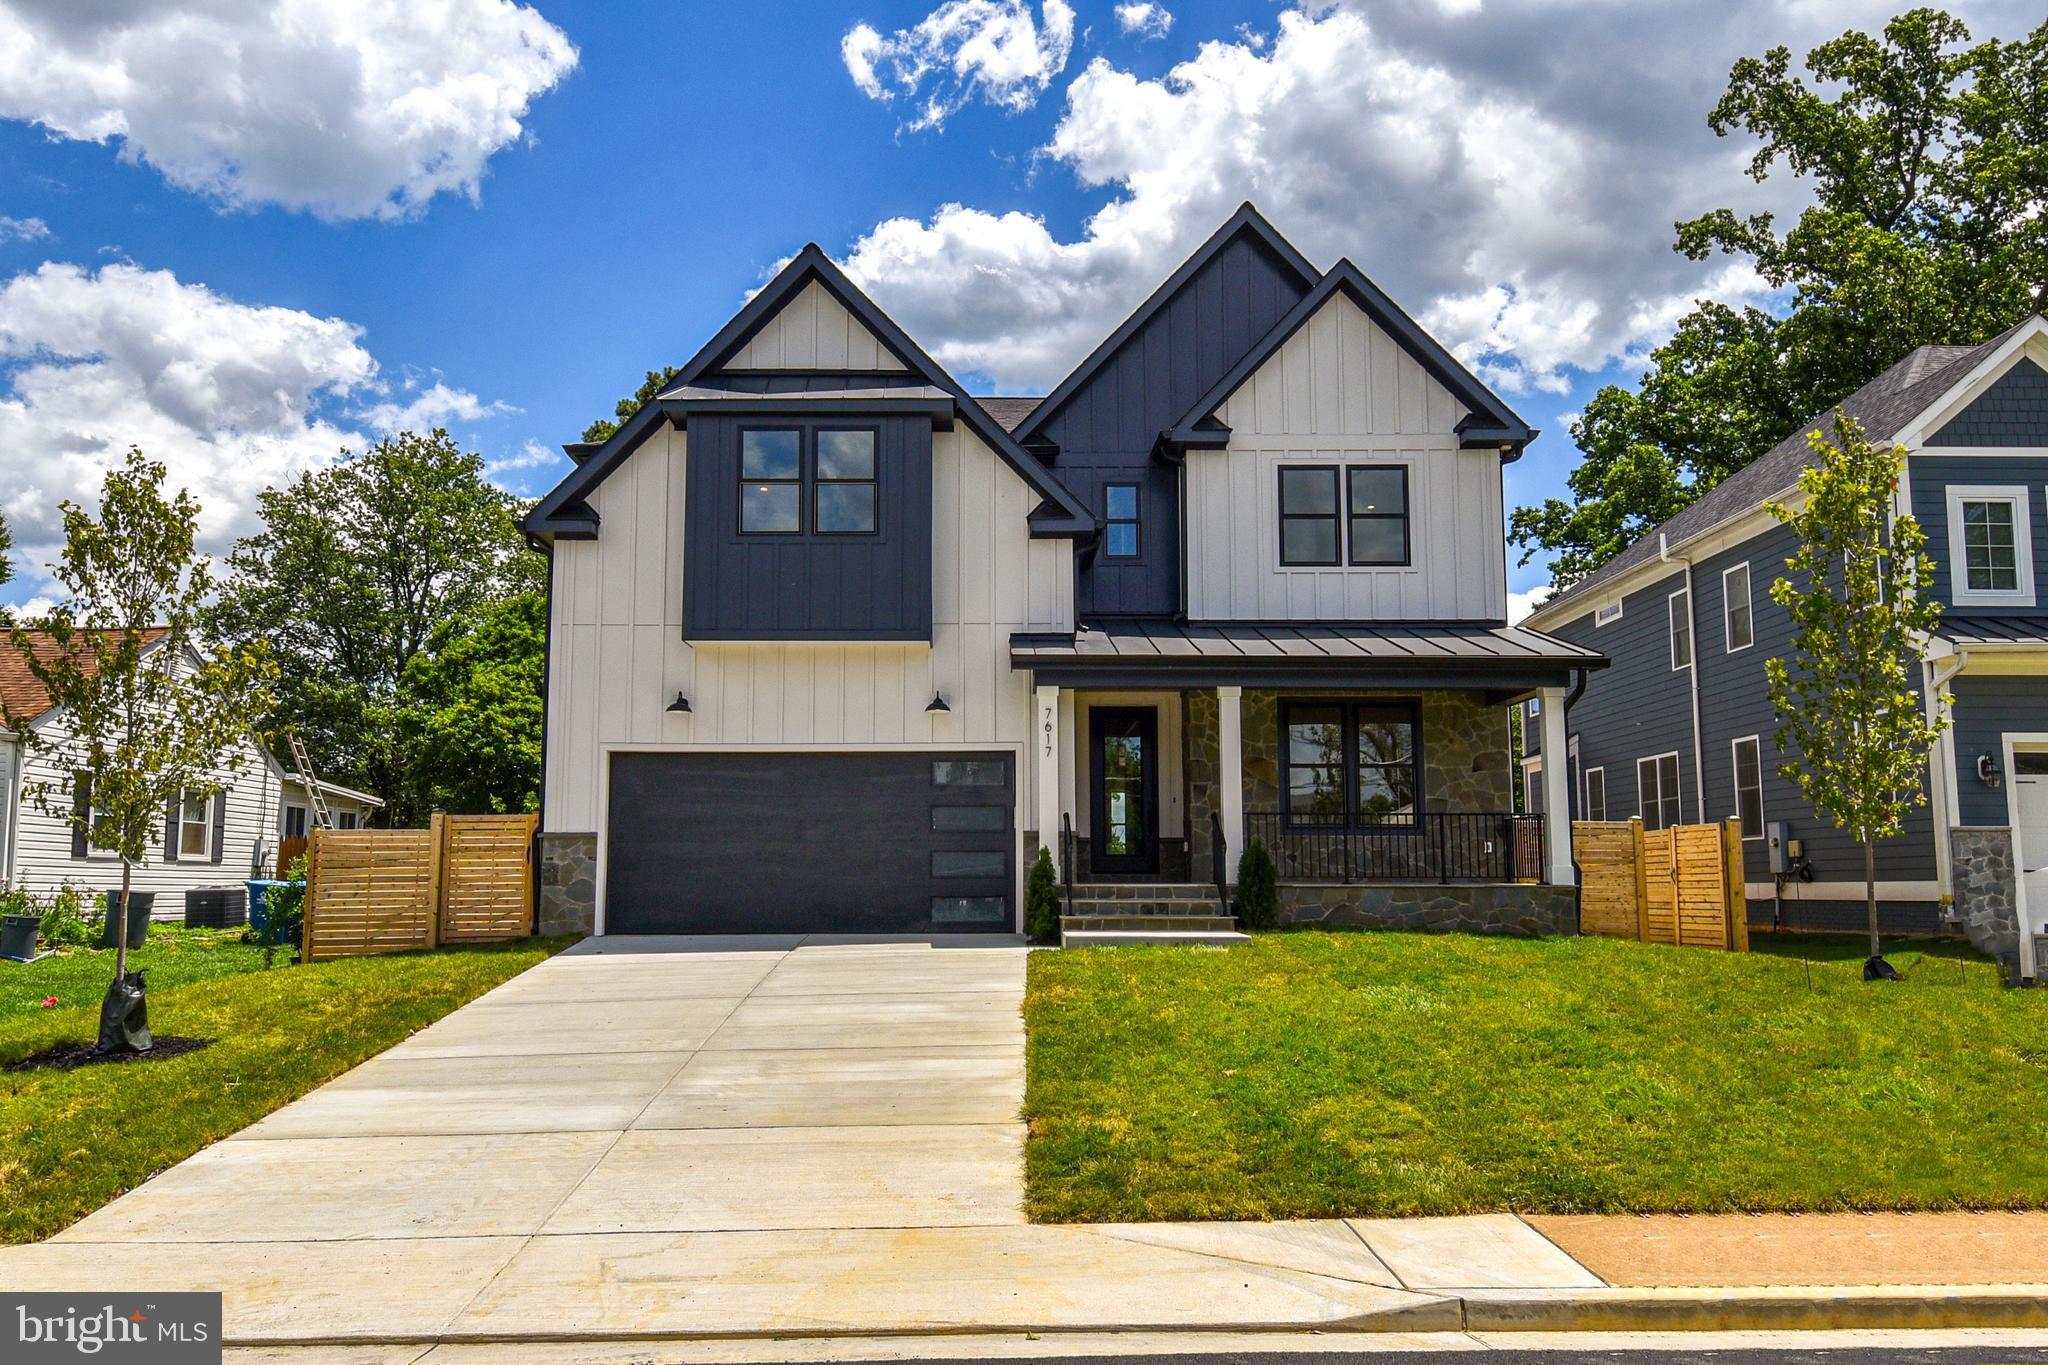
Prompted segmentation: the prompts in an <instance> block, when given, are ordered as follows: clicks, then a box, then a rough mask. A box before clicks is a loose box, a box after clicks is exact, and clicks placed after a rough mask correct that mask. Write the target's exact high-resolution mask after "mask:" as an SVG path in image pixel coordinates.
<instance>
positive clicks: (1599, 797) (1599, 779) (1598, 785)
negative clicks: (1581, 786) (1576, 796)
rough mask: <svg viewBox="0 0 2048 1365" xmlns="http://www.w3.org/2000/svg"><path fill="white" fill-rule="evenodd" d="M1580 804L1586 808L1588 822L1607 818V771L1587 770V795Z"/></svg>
mask: <svg viewBox="0 0 2048 1365" xmlns="http://www.w3.org/2000/svg"><path fill="white" fill-rule="evenodd" d="M1579 804H1580V805H1582V806H1583V807H1584V808H1585V811H1586V818H1587V819H1588V820H1605V819H1606V818H1607V769H1605V768H1588V769H1586V795H1585V798H1584V799H1583V800H1582V801H1581V802H1580V803H1579Z"/></svg>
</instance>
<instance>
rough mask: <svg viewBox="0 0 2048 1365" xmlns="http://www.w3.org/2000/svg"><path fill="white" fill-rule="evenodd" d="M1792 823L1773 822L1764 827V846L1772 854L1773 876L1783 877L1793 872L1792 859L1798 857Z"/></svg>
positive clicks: (1785, 821)
mask: <svg viewBox="0 0 2048 1365" xmlns="http://www.w3.org/2000/svg"><path fill="white" fill-rule="evenodd" d="M1795 843H1797V840H1795V839H1793V837H1792V822H1791V821H1789V820H1772V821H1770V822H1768V823H1766V824H1765V825H1764V845H1765V847H1767V848H1768V849H1769V850H1770V852H1771V875H1772V876H1774V877H1783V876H1785V875H1787V874H1789V873H1790V872H1791V871H1792V859H1793V858H1794V857H1796V856H1797V854H1796V853H1795V851H1794V849H1793V845H1794V844H1795Z"/></svg>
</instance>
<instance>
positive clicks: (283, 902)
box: [263, 853, 306, 967]
mask: <svg viewBox="0 0 2048 1365" xmlns="http://www.w3.org/2000/svg"><path fill="white" fill-rule="evenodd" d="M305 921H306V855H305V854H303V853H301V854H300V855H299V856H298V857H296V858H294V859H292V861H291V865H290V866H289V867H287V868H285V870H284V884H283V885H282V886H273V887H271V888H270V889H269V891H268V892H267V893H266V894H265V895H264V897H263V965H264V966H266V967H268V966H269V965H270V961H271V949H273V948H274V947H276V946H277V945H278V944H280V943H288V944H290V945H292V946H293V947H297V946H298V942H299V933H300V930H301V929H303V928H304V927H305Z"/></svg>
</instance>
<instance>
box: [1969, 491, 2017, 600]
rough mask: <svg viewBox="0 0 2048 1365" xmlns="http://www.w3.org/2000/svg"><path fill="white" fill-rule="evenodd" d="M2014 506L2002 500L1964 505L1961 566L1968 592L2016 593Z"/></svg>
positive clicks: (2015, 521)
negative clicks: (1967, 575)
mask: <svg viewBox="0 0 2048 1365" xmlns="http://www.w3.org/2000/svg"><path fill="white" fill-rule="evenodd" d="M2013 511H2014V508H2013V505H2012V504H2011V503H2010V502H2006V501H2003V500H2000V501H1997V502H1991V501H1988V500H1987V501H1972V502H1966V503H1964V504H1963V563H1964V564H1965V565H1966V566H1968V571H1969V587H1970V591H1971V592H2017V591H2019V586H2020V555H2019V544H2018V536H2017V527H2016V523H2017V520H2018V519H2017V518H2016V517H2014V516H2013Z"/></svg>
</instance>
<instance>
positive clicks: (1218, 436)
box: [1161, 260, 1536, 460]
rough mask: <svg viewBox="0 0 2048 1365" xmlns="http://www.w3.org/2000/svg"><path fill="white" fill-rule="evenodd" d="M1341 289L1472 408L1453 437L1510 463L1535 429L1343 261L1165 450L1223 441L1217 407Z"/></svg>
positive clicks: (1198, 404)
mask: <svg viewBox="0 0 2048 1365" xmlns="http://www.w3.org/2000/svg"><path fill="white" fill-rule="evenodd" d="M1338 293H1341V294H1343V295H1344V296H1345V297H1346V298H1349V299H1350V300H1351V301H1352V302H1353V303H1355V304H1357V305H1358V307H1359V310H1360V311H1361V312H1363V313H1364V314H1365V315H1366V316H1367V317H1369V318H1371V319H1372V320H1373V321H1374V322H1375V323H1377V324H1378V325H1379V327H1380V328H1381V330H1383V331H1385V332H1386V333H1387V335H1389V336H1391V337H1392V338H1393V339H1394V341H1395V343H1396V344H1397V345H1399V346H1400V348H1401V349H1402V350H1404V351H1406V352H1407V353H1408V354H1409V355H1410V356H1412V357H1413V358H1414V359H1415V362H1416V363H1417V364H1419V365H1420V366H1422V368H1423V370H1424V371H1425V372H1426V373H1427V374H1428V375H1429V377H1430V378H1432V379H1434V380H1436V382H1437V383H1439V384H1441V385H1443V386H1444V388H1446V389H1448V390H1449V391H1450V392H1451V394H1452V395H1453V396H1454V397H1456V398H1457V399H1458V401H1459V402H1461V403H1463V404H1464V405H1465V406H1466V407H1467V408H1469V409H1470V410H1471V415H1469V416H1467V417H1466V418H1465V419H1464V420H1463V421H1461V422H1459V423H1458V436H1459V438H1460V442H1461V444H1463V445H1464V446H1465V447H1466V448H1467V449H1473V448H1479V447H1485V446H1494V445H1499V446H1511V447H1513V450H1512V452H1511V453H1509V454H1507V455H1506V456H1505V457H1504V458H1506V459H1509V460H1513V459H1517V458H1519V457H1520V455H1521V449H1522V447H1523V446H1525V445H1527V444H1528V443H1529V442H1530V441H1532V440H1534V439H1535V438H1536V432H1535V429H1534V428H1532V427H1530V426H1529V424H1528V423H1526V422H1524V421H1523V420H1522V419H1521V418H1520V417H1517V416H1516V415H1515V413H1514V411H1513V409H1511V408H1509V407H1508V405H1507V404H1506V403H1504V402H1502V401H1501V400H1500V397H1499V395H1497V394H1495V393H1494V391H1493V390H1492V389H1489V388H1487V387H1486V385H1484V384H1482V383H1480V382H1479V378H1478V376H1476V375H1474V374H1473V373H1472V372H1471V371H1470V370H1468V369H1466V368H1465V367H1464V366H1463V365H1461V364H1459V363H1458V359H1457V357H1456V356H1453V355H1452V354H1451V353H1450V352H1449V351H1447V350H1445V349H1444V348H1443V345H1442V344H1441V343H1440V342H1438V341H1437V339H1436V338H1435V337H1433V336H1431V335H1430V334H1429V333H1428V332H1426V331H1424V330H1423V329H1422V327H1421V326H1420V325H1419V324H1417V323H1416V321H1415V319H1413V318H1411V317H1409V316H1408V314H1407V313H1406V312H1405V311H1404V310H1403V309H1402V308H1401V306H1400V305H1399V304H1397V303H1395V302H1394V301H1393V299H1391V298H1389V297H1388V296H1387V293H1386V291H1385V290H1383V289H1381V288H1380V287H1379V286H1378V285H1376V284H1374V283H1373V282H1372V281H1371V280H1370V279H1369V278H1367V277H1366V274H1365V272H1364V271H1362V270H1360V269H1359V268H1358V267H1357V266H1355V265H1353V264H1352V263H1351V262H1350V261H1348V260H1342V261H1338V262H1337V264H1335V265H1333V266H1331V267H1330V273H1329V274H1327V275H1325V276H1323V278H1322V279H1321V280H1320V281H1318V282H1317V284H1316V286H1315V288H1313V289H1311V290H1309V292H1308V293H1307V294H1305V295H1304V296H1303V297H1302V300H1301V302H1300V303H1298V304H1296V305H1295V306H1294V308H1293V309H1292V310H1291V311H1289V312H1288V314H1287V316H1285V317H1283V318H1281V319H1280V321H1279V322H1277V323H1275V324H1274V325H1273V330H1272V331H1270V332H1268V333H1266V335H1265V337H1264V338H1262V339H1261V340H1260V342H1259V344H1258V345H1256V346H1254V347H1252V349H1251V350H1249V351H1247V352H1245V354H1244V355H1243V356H1242V357H1241V358H1240V359H1239V360H1238V362H1237V364H1235V365H1233V366H1232V367H1231V368H1230V372H1229V373H1228V374H1226V375H1224V376H1223V377H1222V378H1221V379H1219V380H1217V381H1216V383H1215V385H1214V386H1212V387H1211V388H1210V390H1209V391H1208V392H1207V393H1205V394H1203V395H1202V396H1201V397H1200V398H1198V399H1196V400H1195V403H1194V405H1193V406H1192V407H1190V408H1189V409H1188V410H1187V411H1186V412H1185V413H1183V414H1182V415H1181V418H1180V420H1179V421H1177V422H1175V423H1174V424H1173V426H1172V427H1171V428H1169V429H1168V430H1167V431H1165V432H1163V433H1161V440H1162V444H1163V445H1164V446H1166V447H1167V448H1168V453H1171V450H1172V449H1174V448H1182V449H1184V448H1187V447H1190V446H1193V447H1197V448H1201V447H1214V446H1218V445H1221V444H1223V440H1224V439H1227V438H1228V436H1229V434H1230V429H1229V428H1228V427H1227V426H1225V425H1224V424H1223V423H1222V422H1221V421H1219V420H1217V418H1216V415H1215V413H1216V409H1217V408H1219V407H1221V406H1223V402H1224V400H1225V399H1227V398H1229V397H1230V395H1231V394H1233V393H1235V392H1236V391H1237V390H1238V389H1239V388H1240V387H1241V386H1242V385H1243V384H1244V382H1245V381H1246V380H1248V379H1250V378H1251V377H1252V375H1253V374H1254V373H1256V372H1257V370H1258V368H1259V367H1260V366H1261V365H1263V364H1265V363H1266V362H1267V361H1268V360H1270V359H1271V358H1272V357H1273V355H1274V353H1275V352H1277V351H1278V350H1279V349H1280V348H1281V347H1282V346H1284V345H1286V344H1287V340H1288V338H1289V337H1292V336H1293V335H1294V334H1295V333H1296V332H1298V331H1300V330H1301V328H1302V327H1303V326H1304V325H1305V324H1306V323H1307V322H1308V320H1309V319H1310V318H1312V317H1314V316H1315V315H1316V314H1317V313H1318V312H1320V311H1322V307H1323V305H1324V304H1326V303H1328V302H1329V301H1330V296H1331V295H1333V294H1338Z"/></svg>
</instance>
